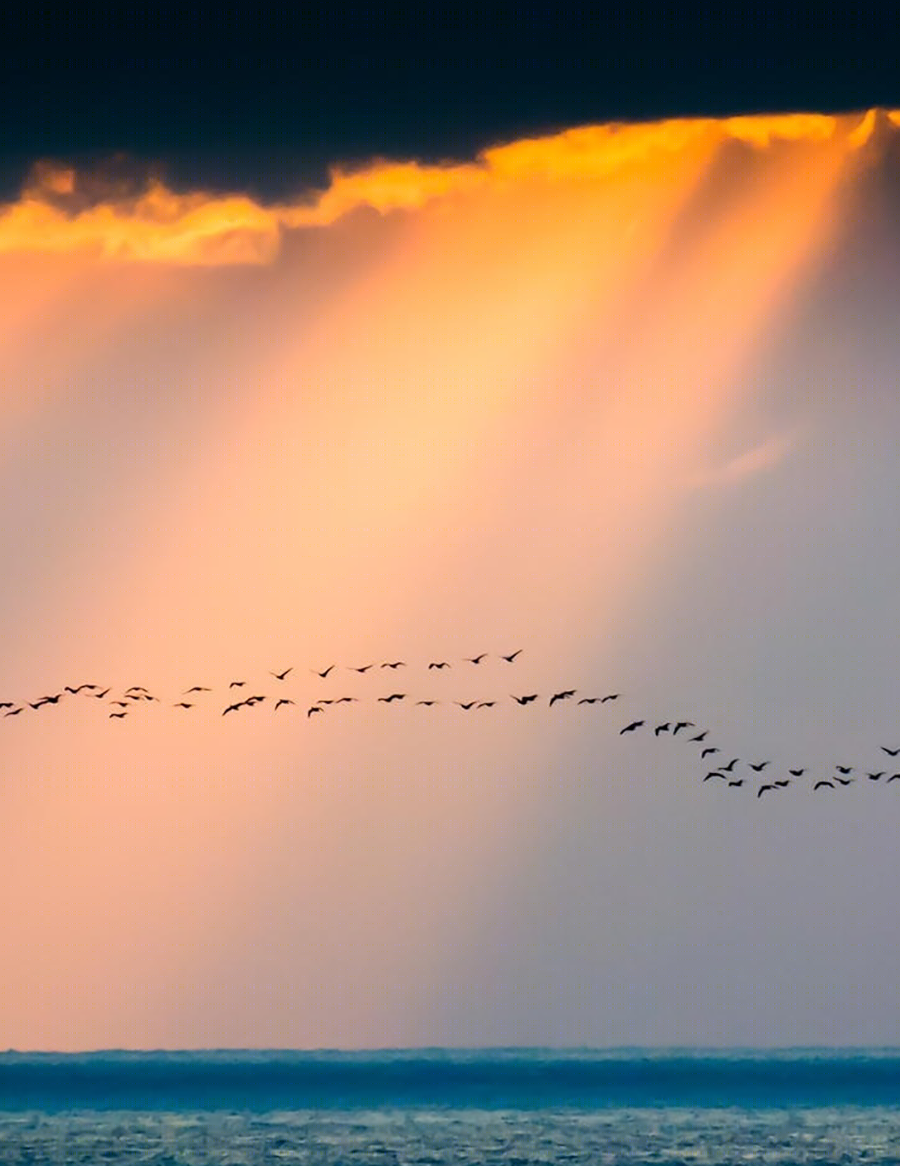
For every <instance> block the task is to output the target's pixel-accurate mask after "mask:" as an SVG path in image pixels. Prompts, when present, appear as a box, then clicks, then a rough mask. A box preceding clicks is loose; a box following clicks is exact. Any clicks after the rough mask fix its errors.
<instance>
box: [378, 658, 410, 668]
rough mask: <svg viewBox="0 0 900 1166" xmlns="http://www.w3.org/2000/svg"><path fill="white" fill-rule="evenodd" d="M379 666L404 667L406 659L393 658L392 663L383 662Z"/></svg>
mask: <svg viewBox="0 0 900 1166" xmlns="http://www.w3.org/2000/svg"><path fill="white" fill-rule="evenodd" d="M381 667H382V668H405V667H406V661H405V660H395V661H394V662H393V663H390V662H387V663H385V664H382V665H381Z"/></svg>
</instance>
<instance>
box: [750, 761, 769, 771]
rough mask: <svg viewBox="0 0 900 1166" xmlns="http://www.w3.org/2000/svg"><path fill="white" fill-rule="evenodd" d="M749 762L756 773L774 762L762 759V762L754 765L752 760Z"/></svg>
mask: <svg viewBox="0 0 900 1166" xmlns="http://www.w3.org/2000/svg"><path fill="white" fill-rule="evenodd" d="M747 764H748V765H749V766H750V768H751V769H752V770H753V771H754V772H755V773H762V771H763V770H764V769H765V768H766V766H767V765H771V764H772V762H771V761H760V763H759V764H758V765H754V764H753V762H752V761H748V762H747Z"/></svg>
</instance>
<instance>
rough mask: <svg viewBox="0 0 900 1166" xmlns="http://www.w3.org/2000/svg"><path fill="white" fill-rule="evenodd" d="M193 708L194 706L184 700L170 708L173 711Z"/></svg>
mask: <svg viewBox="0 0 900 1166" xmlns="http://www.w3.org/2000/svg"><path fill="white" fill-rule="evenodd" d="M193 707H194V706H193V705H192V704H188V702H187V701H186V700H180V701H179V702H178V703H177V704H173V705H172V708H175V709H192V708H193Z"/></svg>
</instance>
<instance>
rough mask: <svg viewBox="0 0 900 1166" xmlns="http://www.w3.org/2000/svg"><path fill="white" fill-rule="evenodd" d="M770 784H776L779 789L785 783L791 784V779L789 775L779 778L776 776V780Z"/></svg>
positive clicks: (782, 787)
mask: <svg viewBox="0 0 900 1166" xmlns="http://www.w3.org/2000/svg"><path fill="white" fill-rule="evenodd" d="M772 784H773V785H777V786H778V788H779V789H784V787H785V786H786V785H790V784H791V779H790V778H789V777H781V778H778V779H777V780H776V781H774V782H772Z"/></svg>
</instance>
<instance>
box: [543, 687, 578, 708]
mask: <svg viewBox="0 0 900 1166" xmlns="http://www.w3.org/2000/svg"><path fill="white" fill-rule="evenodd" d="M577 691H578V690H577V689H575V688H567V689H566V690H565V692H554V694H553V695H552V696H551V697H550V708H553V706H554V704H556V702H557V701H558V700H568V699H569V697H570V696H574V695H575V693H576V692H577Z"/></svg>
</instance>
